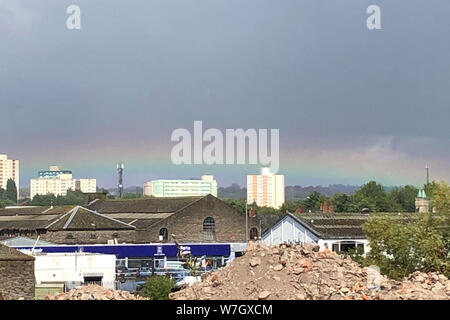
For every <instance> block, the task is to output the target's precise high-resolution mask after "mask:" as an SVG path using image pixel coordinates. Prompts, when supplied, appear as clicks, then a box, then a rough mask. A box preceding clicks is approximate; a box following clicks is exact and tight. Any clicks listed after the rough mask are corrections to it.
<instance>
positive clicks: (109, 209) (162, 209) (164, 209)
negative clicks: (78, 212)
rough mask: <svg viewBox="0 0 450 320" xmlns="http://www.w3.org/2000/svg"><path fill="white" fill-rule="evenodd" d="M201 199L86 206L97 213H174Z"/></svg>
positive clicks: (97, 202)
mask: <svg viewBox="0 0 450 320" xmlns="http://www.w3.org/2000/svg"><path fill="white" fill-rule="evenodd" d="M202 198H203V197H179V198H176V197H173V198H144V199H119V200H98V201H95V202H94V203H92V204H90V205H88V206H87V208H88V209H90V210H95V211H97V212H99V213H107V214H113V213H170V212H176V211H178V210H180V209H182V208H184V207H186V206H188V205H190V204H192V203H194V202H195V201H198V200H200V199H202Z"/></svg>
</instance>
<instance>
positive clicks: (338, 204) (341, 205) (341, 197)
mask: <svg viewBox="0 0 450 320" xmlns="http://www.w3.org/2000/svg"><path fill="white" fill-rule="evenodd" d="M350 202H351V200H350V196H349V195H347V194H346V193H336V194H335V195H334V196H333V197H332V198H331V203H332V204H333V206H334V211H335V212H349V211H350V210H349V207H350Z"/></svg>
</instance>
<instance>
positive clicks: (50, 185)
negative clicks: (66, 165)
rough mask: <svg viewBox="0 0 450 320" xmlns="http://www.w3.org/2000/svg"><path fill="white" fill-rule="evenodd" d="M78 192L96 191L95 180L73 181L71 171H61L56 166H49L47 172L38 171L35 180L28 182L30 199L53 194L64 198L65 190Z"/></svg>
mask: <svg viewBox="0 0 450 320" xmlns="http://www.w3.org/2000/svg"><path fill="white" fill-rule="evenodd" d="M69 189H71V190H80V191H81V192H84V193H91V192H96V191H97V180H96V179H74V178H73V176H72V171H70V170H61V168H60V167H58V166H51V167H50V170H48V171H39V173H38V178H37V179H31V180H30V197H31V199H33V198H34V196H36V195H38V194H39V195H46V194H50V193H51V194H54V195H55V196H65V195H66V194H67V190H69Z"/></svg>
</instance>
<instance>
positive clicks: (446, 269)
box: [363, 214, 450, 279]
mask: <svg viewBox="0 0 450 320" xmlns="http://www.w3.org/2000/svg"><path fill="white" fill-rule="evenodd" d="M428 219H429V214H423V215H421V216H420V217H419V218H415V219H413V220H408V219H407V218H405V217H402V216H400V217H399V216H396V217H395V216H384V217H380V216H377V217H374V218H372V219H370V220H369V221H368V222H367V223H365V224H364V225H363V230H364V231H365V233H366V234H367V237H368V240H369V243H370V251H369V252H368V253H367V255H366V257H365V259H364V264H365V265H366V266H368V265H376V266H378V267H379V268H380V271H381V273H383V274H386V275H387V276H389V277H390V278H394V279H401V278H402V277H405V276H407V275H409V274H411V273H412V272H414V271H423V272H435V271H437V272H441V273H443V274H445V275H446V276H447V277H448V276H450V264H449V260H448V257H447V248H446V241H445V239H444V236H443V234H442V232H441V231H440V230H439V229H438V228H436V227H435V226H433V225H430V224H429V223H428Z"/></svg>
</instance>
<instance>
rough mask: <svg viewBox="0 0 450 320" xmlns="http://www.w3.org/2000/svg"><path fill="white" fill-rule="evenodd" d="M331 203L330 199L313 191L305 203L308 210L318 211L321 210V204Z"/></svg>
mask: <svg viewBox="0 0 450 320" xmlns="http://www.w3.org/2000/svg"><path fill="white" fill-rule="evenodd" d="M326 201H329V199H328V197H327V196H325V195H323V194H321V193H319V192H317V191H313V192H311V193H310V194H309V196H308V197H307V198H306V199H305V200H304V201H303V203H304V205H305V207H306V210H318V209H319V208H320V204H321V203H322V202H326Z"/></svg>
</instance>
